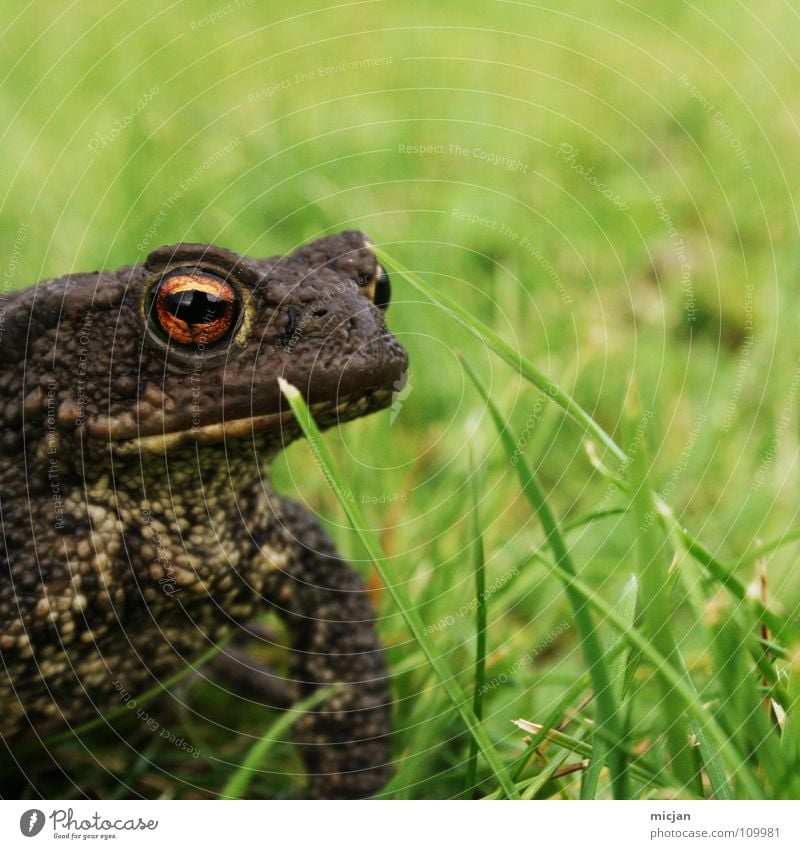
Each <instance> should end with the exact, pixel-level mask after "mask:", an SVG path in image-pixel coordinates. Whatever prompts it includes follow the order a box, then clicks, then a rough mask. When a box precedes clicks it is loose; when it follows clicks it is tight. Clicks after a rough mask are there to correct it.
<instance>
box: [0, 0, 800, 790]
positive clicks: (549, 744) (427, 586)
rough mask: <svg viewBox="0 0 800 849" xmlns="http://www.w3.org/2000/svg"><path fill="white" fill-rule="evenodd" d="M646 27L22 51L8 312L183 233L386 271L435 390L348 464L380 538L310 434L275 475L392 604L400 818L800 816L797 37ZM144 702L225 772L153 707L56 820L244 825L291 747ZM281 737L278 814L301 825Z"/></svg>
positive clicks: (244, 28)
mask: <svg viewBox="0 0 800 849" xmlns="http://www.w3.org/2000/svg"><path fill="white" fill-rule="evenodd" d="M637 6H638V8H634V7H633V6H631V5H628V4H625V3H623V2H614V3H607V4H598V3H590V2H585V0H581V2H576V0H567V2H563V3H560V4H552V7H548V6H545V5H540V4H535V3H533V2H530V3H529V2H516V0H503V2H480V3H474V4H458V3H455V2H452V0H447V2H443V3H439V4H436V5H435V6H432V5H431V4H426V3H423V2H420V0H412V2H409V3H404V4H400V3H393V4H392V3H386V2H376V0H366V2H351V3H343V4H340V5H336V6H330V7H329V6H325V5H324V4H317V5H316V6H315V5H311V4H308V3H305V2H302V3H298V4H292V6H291V8H289V7H288V6H286V7H280V6H279V5H278V4H268V3H266V2H264V0H249V2H248V0H232V2H231V3H228V4H225V3H223V2H221V0H201V2H194V3H191V4H190V3H188V2H175V3H173V4H172V5H169V6H166V5H164V4H160V3H156V2H152V0H144V2H141V0H140V2H136V3H133V2H119V3H117V4H116V5H110V6H101V5H99V4H92V3H82V4H78V3H77V2H73V3H72V5H71V6H68V7H62V6H61V5H60V4H47V3H44V2H42V0H39V2H32V3H30V4H28V5H26V6H24V7H20V9H19V10H15V12H14V14H15V16H14V17H12V16H9V18H8V20H6V22H5V23H4V30H3V34H2V41H0V44H1V45H2V49H3V56H4V63H3V71H2V73H3V79H2V84H0V98H1V99H2V111H3V114H4V115H5V122H4V123H5V129H4V130H3V131H2V138H3V142H2V144H3V147H2V149H3V156H2V157H0V187H2V194H3V199H2V205H0V220H1V221H2V236H3V244H4V247H5V252H6V256H7V257H8V259H7V261H6V266H5V271H4V277H3V281H2V285H3V286H4V287H5V288H6V290H7V289H8V288H9V287H11V288H19V287H23V286H27V285H30V284H32V283H35V282H36V281H38V280H40V279H42V278H45V277H51V276H59V275H62V274H66V273H68V272H72V271H86V270H91V269H96V268H102V267H116V266H119V265H123V264H129V263H133V262H138V261H141V260H142V259H143V258H144V257H145V256H146V254H147V253H148V251H150V250H151V249H153V248H154V247H157V246H158V245H161V244H171V243H174V242H178V241H197V242H214V243H217V244H220V245H223V246H226V247H230V248H233V249H235V250H237V251H238V252H240V253H243V254H249V255H254V256H266V255H273V254H277V253H285V252H288V251H290V250H291V249H293V248H294V247H296V246H297V245H299V244H301V243H303V242H304V241H307V240H309V239H313V238H316V237H318V236H320V235H324V234H327V233H332V232H337V231H339V230H343V229H353V228H357V229H362V230H364V231H366V232H367V233H369V234H370V236H371V237H372V239H373V241H374V242H375V244H376V245H377V246H378V249H379V250H382V251H385V252H386V254H387V256H388V257H389V259H388V260H387V262H386V264H387V265H388V266H389V267H390V268H392V269H393V273H392V283H393V300H392V305H391V308H390V310H389V312H388V322H389V325H390V327H391V328H392V330H393V332H394V333H395V334H396V335H397V336H398V338H399V339H400V340H401V341H402V343H403V344H404V346H405V347H406V348H407V350H408V351H409V355H410V359H411V367H410V372H409V383H408V386H407V388H406V389H405V390H403V392H402V395H401V397H400V398H399V399H398V400H397V401H396V403H395V405H394V407H393V409H392V410H390V411H385V412H383V413H380V414H378V415H375V416H372V417H370V418H368V419H364V420H360V421H357V422H353V423H351V424H349V425H347V426H346V427H344V428H343V429H342V430H341V431H329V432H328V433H327V434H326V436H325V442H326V444H327V445H328V446H329V447H330V449H331V452H332V456H333V458H334V461H335V463H336V465H337V467H338V469H339V470H340V473H341V475H342V477H343V480H344V482H345V483H346V486H347V488H348V489H349V490H350V491H352V493H353V494H354V498H353V501H354V503H355V504H356V505H357V507H358V508H359V509H360V511H362V512H363V514H364V517H365V522H364V525H365V529H362V532H361V534H359V533H354V532H353V530H352V528H351V523H350V521H349V520H348V517H347V515H346V513H345V510H344V509H343V507H344V506H346V505H342V504H340V503H339V502H338V501H337V497H336V494H335V492H334V491H333V490H332V489H331V488H329V487H328V486H326V483H325V478H324V477H323V475H322V474H321V472H320V469H319V468H318V465H317V462H316V461H315V458H314V456H312V454H311V452H310V451H309V449H308V446H307V445H306V444H305V443H304V442H298V443H296V444H295V445H293V446H292V447H291V448H290V449H289V450H288V451H287V452H286V453H285V455H284V456H282V457H281V458H280V459H279V460H278V461H277V462H276V464H275V466H274V470H273V483H274V484H275V485H276V487H277V488H278V489H279V490H280V491H281V492H283V493H285V494H288V495H292V496H294V497H296V498H299V499H300V500H301V501H303V502H305V503H306V504H307V505H308V506H309V507H310V508H311V509H313V510H314V511H316V512H317V513H318V514H319V515H320V516H321V517H322V518H323V520H324V521H325V524H326V526H327V527H328V528H329V530H330V532H331V533H332V534H333V536H334V537H335V539H336V540H337V542H338V544H339V545H340V548H341V550H342V551H343V552H345V553H347V555H348V556H349V557H350V558H351V560H352V561H353V562H354V563H355V564H356V565H357V567H358V568H359V570H360V571H361V573H362V575H364V577H365V578H366V579H367V581H368V582H369V585H370V587H371V589H372V595H373V600H374V602H375V605H376V607H377V609H378V611H379V628H380V632H381V635H382V638H383V641H384V643H385V645H386V646H387V648H388V653H389V661H390V666H391V669H392V674H393V682H394V684H393V686H394V694H395V697H396V710H395V724H396V735H395V770H396V771H395V776H394V778H393V779H392V781H391V783H390V784H389V785H388V786H387V788H386V790H385V794H384V795H385V796H386V797H388V798H395V799H407V798H449V797H458V796H462V795H464V794H465V793H466V794H468V795H470V796H471V795H473V794H474V795H477V796H479V797H484V796H497V795H515V794H516V795H520V796H522V797H535V798H578V797H581V796H582V795H583V796H584V797H598V798H611V797H614V796H617V797H634V798H638V797H646V798H696V797H710V796H733V797H738V798H750V797H754V796H758V795H765V796H766V797H768V798H798V797H800V732H799V731H798V729H797V721H798V720H797V710H796V709H793V702H794V700H796V699H797V698H798V696H800V661H798V657H799V656H800V655H798V649H800V624H799V623H798V615H797V614H798V606H799V605H800V582H798V581H797V580H796V579H795V580H793V579H792V577H791V576H792V574H793V571H794V569H795V561H796V556H797V552H798V550H799V549H798V542H795V541H794V537H791V536H789V538H787V539H784V537H786V535H787V534H791V533H792V532H793V531H794V530H795V529H797V528H798V527H800V515H798V504H800V487H799V486H798V472H799V471H800V469H798V448H799V447H800V446H799V445H798V438H799V434H800V429H799V428H798V407H800V404H798V398H797V394H798V390H800V345H799V344H798V342H799V341H800V340H799V338H798V333H797V330H796V326H795V321H796V320H797V319H796V317H797V315H798V312H799V311H800V286H798V277H799V276H800V248H799V247H798V245H800V242H798V238H797V235H798V226H799V225H800V221H799V219H798V210H797V206H796V201H797V200H798V190H797V179H796V175H797V174H798V173H800V145H798V143H797V138H798V129H799V128H798V115H799V114H800V99H798V98H799V95H798V93H799V92H800V68H799V67H798V65H797V63H796V61H795V58H794V57H796V56H798V55H799V51H800V17H798V14H797V12H795V11H794V10H792V9H791V8H790V7H789V6H788V4H786V3H784V2H778V0H767V2H765V3H763V4H760V6H759V9H758V13H756V12H754V11H752V10H750V9H748V8H747V7H746V6H745V5H743V4H735V3H730V2H722V0H701V2H698V3H696V4H694V5H692V4H688V3H669V4H664V3H656V2H653V1H652V0H647V2H643V3H640V4H637ZM439 296H441V297H439ZM467 449H468V450H467ZM351 518H352V517H351ZM797 536H798V538H800V534H797ZM365 543H366V547H365ZM761 548H763V549H764V551H763V552H760V549H761ZM381 551H382V552H383V554H381V553H380V552H381ZM370 552H371V554H370ZM759 554H761V556H759ZM371 555H374V556H371ZM375 560H377V561H378V563H377V565H376V563H375V562H374V561H375ZM378 567H380V568H378ZM476 575H477V577H478V578H479V579H480V580H482V581H483V582H484V587H485V591H484V593H483V595H482V597H481V598H482V603H481V604H478V603H477V601H476ZM390 585H391V587H390ZM390 588H391V589H392V590H393V591H392V592H390ZM397 588H399V591H395V590H397ZM406 604H407V605H408V607H407V608H406V607H404V605H406ZM482 617H485V621H486V628H485V629H484V630H483V631H482V630H481V627H480V623H481V619H482ZM414 623H416V625H417V627H416V629H415V626H414ZM481 633H482V634H483V637H484V638H485V639H484V640H479V639H478V635H479V634H481ZM482 643H485V654H484V652H483V650H482V649H481V644H482ZM431 652H433V655H434V657H433V662H432V660H431V656H430V655H431ZM476 656H477V657H479V658H481V657H483V660H484V663H483V664H478V666H479V667H480V666H483V668H482V669H480V668H479V669H478V670H477V674H478V677H479V679H480V680H478V683H477V685H476ZM266 659H268V660H270V661H273V662H275V663H277V664H278V665H280V663H281V662H282V659H281V658H280V657H274V658H272V657H268V658H266ZM481 680H482V682H483V683H482V684H481ZM476 690H477V691H478V692H479V693H480V698H478V699H477V700H476V699H475V691H476ZM596 695H598V696H599V698H598V697H596ZM473 708H475V709H477V712H478V714H480V721H478V720H477V719H476V718H475V716H474V712H473ZM148 710H150V711H151V712H153V713H154V714H156V715H157V716H158V720H159V723H160V725H161V726H162V727H166V728H169V729H170V730H171V731H174V732H175V734H174V735H173V736H177V737H178V738H181V739H184V740H186V741H190V742H191V746H192V747H193V748H194V749H197V750H199V753H200V754H199V756H197V757H194V756H193V754H192V753H189V752H187V750H186V747H182V746H180V745H176V743H175V741H174V740H172V741H171V740H169V739H164V738H162V737H161V736H160V735H155V734H153V733H152V732H151V731H150V730H149V729H148V727H147V725H146V724H144V723H142V722H137V720H136V719H135V718H133V717H131V716H127V717H123V718H122V720H119V721H117V722H116V723H115V724H113V726H112V728H111V729H105V730H103V731H97V730H95V731H93V732H91V733H89V734H87V735H85V736H82V738H81V740H80V741H75V740H73V741H69V742H65V743H61V744H60V745H59V746H58V748H57V749H54V751H55V752H58V753H59V758H60V759H61V760H62V761H63V762H64V763H66V764H67V766H66V767H65V768H64V770H63V771H59V770H54V769H53V768H52V764H49V759H47V758H42V760H41V763H40V764H37V763H36V762H30V761H29V764H28V769H29V774H30V776H31V784H30V786H29V788H28V790H27V792H28V793H29V794H30V795H37V794H41V795H43V796H50V797H59V796H76V795H80V794H87V795H89V796H96V797H100V798H131V797H137V796H146V797H152V798H157V797H163V798H208V797H214V796H219V795H222V794H224V793H225V792H226V788H229V787H230V786H231V785H230V782H231V781H232V779H234V778H235V777H237V776H241V775H242V773H241V772H240V771H239V767H240V765H241V764H242V763H244V762H245V760H246V759H247V758H248V753H250V752H251V750H252V747H253V746H254V745H256V744H257V742H258V741H259V740H260V739H261V738H263V737H264V736H265V735H269V734H270V733H271V732H272V731H273V730H274V729H275V723H276V722H278V721H280V719H281V715H280V714H278V713H271V712H265V711H264V710H263V709H260V708H258V707H257V706H255V705H249V706H248V705H243V704H242V702H241V701H240V700H237V699H235V698H234V697H232V696H230V695H229V694H226V693H225V692H224V691H223V690H222V689H220V688H219V687H217V686H216V685H215V684H214V683H213V682H209V681H205V680H203V679H202V678H197V677H195V678H188V679H184V680H183V681H182V682H180V683H179V684H177V685H176V686H175V688H173V690H172V691H171V694H169V695H167V696H165V697H164V696H162V697H161V698H160V699H158V700H156V701H155V702H153V703H152V704H151V706H149V707H148ZM465 714H466V715H467V719H465ZM473 720H474V721H473ZM515 720H523V721H524V722H523V723H522V725H523V726H524V727H519V726H518V725H515V724H514V721H515ZM470 725H471V726H472V728H473V732H475V729H476V728H477V729H478V732H479V733H471V732H470V731H469V730H468V728H469V726H470ZM539 726H542V728H541V729H539ZM277 731H278V732H279V733H277V734H273V736H277V742H274V744H273V743H271V742H270V743H269V750H268V753H267V755H266V757H265V758H262V759H261V760H260V761H259V762H258V763H257V771H256V772H253V773H252V774H249V775H248V778H249V781H248V782H246V783H245V789H244V790H243V791H241V792H243V793H244V794H245V795H246V796H248V797H252V798H283V797H292V796H298V795H302V792H303V776H302V765H301V763H300V760H299V758H298V757H297V754H296V752H295V750H294V748H293V746H292V744H291V741H290V737H291V735H290V733H289V732H287V731H286V729H285V728H284V727H278V729H277ZM120 735H124V739H125V741H126V745H121V744H120ZM534 737H535V738H536V739H535V740H533V745H531V742H530V741H531V739H532V738H534ZM270 739H271V738H270ZM481 741H483V742H481ZM485 741H488V744H489V746H490V752H489V757H487V756H486V754H487V753H486V751H481V749H482V748H485V747H484V743H485ZM476 751H477V755H478V756H477V758H475V757H474V755H475V753H476ZM585 760H588V762H589V763H588V766H587V765H586V763H584V761H585ZM248 763H249V762H248ZM473 776H474V779H473Z"/></svg>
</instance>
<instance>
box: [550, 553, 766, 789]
mask: <svg viewBox="0 0 800 849" xmlns="http://www.w3.org/2000/svg"><path fill="white" fill-rule="evenodd" d="M552 569H553V571H554V572H557V573H559V574H561V575H562V577H563V578H565V579H566V578H568V577H570V575H569V573H568V572H565V571H564V568H563V567H562V566H561V565H560V564H558V563H554V564H553V565H552ZM571 582H572V586H573V588H574V590H575V592H576V593H578V594H579V595H580V596H581V597H582V598H583V599H585V600H586V602H587V603H588V604H589V605H590V606H591V607H593V608H594V609H595V610H597V612H598V613H600V614H601V615H602V616H603V617H604V619H605V621H606V622H608V624H609V625H611V626H612V627H613V628H614V629H615V630H617V631H618V632H619V633H620V634H621V635H622V636H623V638H624V639H626V640H627V641H628V642H629V643H630V645H631V646H633V647H634V648H636V649H638V650H639V652H640V653H641V654H642V656H643V657H644V658H646V659H647V661H648V662H649V663H650V665H651V666H652V668H653V670H654V672H655V674H656V675H657V676H659V677H661V678H663V679H664V680H665V681H666V682H667V683H669V684H671V685H672V686H673V688H674V689H675V691H676V692H677V693H678V694H679V696H680V699H681V702H682V705H683V710H685V711H686V712H687V713H690V714H691V716H692V718H693V719H694V720H695V721H696V722H697V724H698V727H699V728H700V729H702V733H703V736H704V738H705V739H707V740H708V743H707V744H705V745H706V746H707V749H708V750H709V751H712V750H713V751H716V752H719V754H720V757H721V758H722V760H723V761H724V762H725V764H726V765H727V769H728V771H729V772H731V773H736V774H737V776H738V777H739V780H740V781H741V782H742V784H743V786H744V787H745V788H746V791H747V794H748V798H753V799H761V798H763V796H764V791H763V788H762V787H761V786H760V785H759V783H758V782H757V781H756V779H755V778H754V777H753V776H752V774H751V773H750V771H749V769H748V766H747V758H746V756H744V755H741V754H740V753H739V752H738V751H737V750H736V748H735V746H734V745H733V743H732V741H731V740H730V739H729V738H728V736H727V734H726V733H725V731H724V730H723V729H722V727H721V726H720V724H719V723H718V722H717V721H716V719H715V718H714V716H713V715H712V714H711V713H710V712H709V711H708V710H707V709H706V708H705V707H704V706H703V704H702V703H701V701H700V699H699V698H698V696H697V694H696V693H695V692H694V690H693V689H692V688H690V687H688V686H687V684H686V681H685V680H684V676H683V672H682V671H676V670H675V669H674V668H673V667H672V665H671V664H670V663H669V661H668V660H667V659H666V658H665V657H664V656H663V655H662V654H660V652H658V650H657V649H655V648H654V647H653V645H652V644H651V643H650V641H649V640H648V639H647V638H646V637H645V636H643V635H642V633H641V632H640V631H639V630H638V629H637V628H635V627H631V626H629V625H628V624H627V623H626V622H625V621H624V620H623V619H622V618H621V617H620V616H619V614H617V613H616V611H615V610H614V609H613V608H612V607H611V605H609V604H607V603H606V602H605V601H603V599H601V598H599V597H598V596H597V594H596V593H595V592H594V590H593V589H592V588H591V587H590V586H589V585H588V584H586V583H585V582H584V581H582V580H581V579H580V578H578V577H576V576H571ZM725 787H726V790H725V793H724V795H722V796H720V797H718V798H725V799H732V798H733V793H732V791H731V789H730V785H729V784H727V783H726V784H725Z"/></svg>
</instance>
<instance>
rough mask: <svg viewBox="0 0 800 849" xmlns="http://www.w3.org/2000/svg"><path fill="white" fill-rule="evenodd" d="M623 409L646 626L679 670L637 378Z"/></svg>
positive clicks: (672, 730) (681, 735) (667, 553)
mask: <svg viewBox="0 0 800 849" xmlns="http://www.w3.org/2000/svg"><path fill="white" fill-rule="evenodd" d="M625 408H626V419H627V422H628V424H629V426H630V427H631V429H632V439H631V450H630V451H629V456H630V457H631V462H630V464H629V466H628V473H629V484H630V490H631V504H632V508H633V510H632V515H631V519H632V521H633V523H635V525H634V527H635V531H634V533H633V537H634V539H635V540H636V549H637V554H638V560H639V576H640V580H641V583H642V597H643V599H644V604H643V606H642V618H643V628H644V631H645V633H646V634H647V635H648V636H649V637H650V640H651V641H652V643H653V645H654V646H655V647H656V648H657V649H658V651H659V652H660V653H661V654H662V655H663V656H664V657H666V658H667V659H669V660H671V661H672V662H673V664H674V665H675V667H676V668H681V666H682V661H681V659H680V652H679V649H678V641H677V640H676V638H675V634H674V631H673V624H672V623H673V619H674V615H675V605H674V601H673V595H672V593H671V586H672V582H671V580H670V574H669V567H670V563H671V561H672V552H671V550H670V548H669V542H668V540H667V539H665V538H664V536H663V534H662V532H661V531H662V526H661V524H660V523H659V522H657V521H655V515H654V514H653V499H652V495H651V493H652V492H653V487H652V485H651V483H650V480H649V473H650V456H649V451H648V437H647V426H648V424H649V421H650V418H651V417H652V411H648V414H649V415H647V414H644V413H643V411H642V409H641V405H640V403H639V400H638V393H637V391H636V386H635V383H633V381H631V383H630V385H629V387H628V396H627V399H626V404H625ZM634 428H635V429H634ZM660 684H661V704H660V708H661V715H662V721H663V727H664V734H665V736H666V740H667V752H668V754H669V759H670V763H671V765H672V769H673V771H674V772H675V775H676V776H678V778H679V780H680V781H682V782H683V784H684V785H685V786H686V787H689V788H691V790H692V791H693V792H694V793H695V794H696V795H697V796H701V797H702V796H703V783H702V780H701V776H700V774H699V772H698V771H697V765H696V762H695V758H694V755H693V753H692V751H691V749H690V740H689V726H688V723H687V721H686V717H685V715H684V713H683V711H682V709H681V703H680V699H679V698H678V697H677V696H676V695H675V693H674V691H673V689H672V687H671V686H670V685H668V684H665V683H664V682H663V681H661V682H660ZM717 789H718V788H715V790H717Z"/></svg>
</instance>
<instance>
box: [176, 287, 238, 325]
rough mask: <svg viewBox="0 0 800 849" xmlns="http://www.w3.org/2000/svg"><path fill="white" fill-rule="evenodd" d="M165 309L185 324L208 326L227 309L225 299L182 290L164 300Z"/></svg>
mask: <svg viewBox="0 0 800 849" xmlns="http://www.w3.org/2000/svg"><path fill="white" fill-rule="evenodd" d="M164 305H165V306H166V308H167V309H168V310H169V311H170V312H171V313H172V314H173V315H174V316H175V318H179V319H180V320H181V321H184V322H186V324H210V323H211V322H212V321H215V320H216V319H218V318H222V317H223V316H224V315H225V313H226V312H227V309H228V302H227V301H226V300H225V298H220V297H219V296H218V295H213V294H211V292H204V291H203V290H202V289H184V290H183V291H182V292H173V293H172V294H169V295H167V296H166V297H165V298H164Z"/></svg>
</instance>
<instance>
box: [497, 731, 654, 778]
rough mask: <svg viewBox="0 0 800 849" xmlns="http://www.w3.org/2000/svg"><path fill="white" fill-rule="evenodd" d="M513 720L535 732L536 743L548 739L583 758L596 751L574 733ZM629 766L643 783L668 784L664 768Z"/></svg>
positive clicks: (632, 773)
mask: <svg viewBox="0 0 800 849" xmlns="http://www.w3.org/2000/svg"><path fill="white" fill-rule="evenodd" d="M512 722H513V723H514V725H516V726H517V728H520V729H521V730H522V731H527V732H528V733H529V734H534V742H535V743H536V744H538V743H539V742H541V741H544V740H548V741H550V742H551V743H554V744H555V745H556V746H560V747H562V748H564V749H568V750H569V751H570V752H574V753H575V754H576V755H580V756H581V757H583V758H590V757H591V756H592V752H593V751H594V744H592V743H589V742H587V741H586V740H583V739H582V738H580V737H575V736H573V735H572V734H565V733H564V732H563V731H559V730H557V729H556V728H550V729H546V728H541V727H540V726H538V725H537V724H536V723H533V722H528V720H526V719H514V720H512ZM629 767H630V772H631V775H632V776H634V777H635V778H636V779H637V780H638V781H641V782H642V783H643V784H646V785H648V786H649V785H651V784H657V785H659V786H661V787H666V786H668V785H667V783H666V781H665V779H664V777H663V776H664V771H663V770H658V772H656V771H655V770H654V769H653V768H651V767H649V766H644V765H642V764H640V763H637V762H636V761H631V763H630V764H629Z"/></svg>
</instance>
